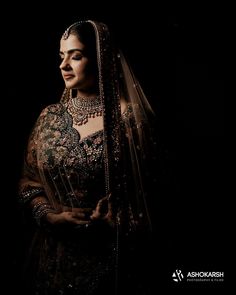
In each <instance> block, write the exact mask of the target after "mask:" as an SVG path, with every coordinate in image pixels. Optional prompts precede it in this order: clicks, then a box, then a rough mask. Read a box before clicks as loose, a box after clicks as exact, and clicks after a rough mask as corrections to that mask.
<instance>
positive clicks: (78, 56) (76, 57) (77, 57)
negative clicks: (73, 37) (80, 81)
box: [72, 55, 82, 60]
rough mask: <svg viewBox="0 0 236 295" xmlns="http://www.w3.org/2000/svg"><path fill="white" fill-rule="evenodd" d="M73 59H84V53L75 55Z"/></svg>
mask: <svg viewBox="0 0 236 295" xmlns="http://www.w3.org/2000/svg"><path fill="white" fill-rule="evenodd" d="M72 59H74V60H81V59H82V55H75V56H73V57H72Z"/></svg>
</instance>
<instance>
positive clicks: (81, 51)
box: [60, 48, 83, 54]
mask: <svg viewBox="0 0 236 295" xmlns="http://www.w3.org/2000/svg"><path fill="white" fill-rule="evenodd" d="M75 51H79V52H80V53H83V50H82V49H79V48H73V49H70V50H67V51H60V54H65V53H67V54H70V53H73V52H75Z"/></svg>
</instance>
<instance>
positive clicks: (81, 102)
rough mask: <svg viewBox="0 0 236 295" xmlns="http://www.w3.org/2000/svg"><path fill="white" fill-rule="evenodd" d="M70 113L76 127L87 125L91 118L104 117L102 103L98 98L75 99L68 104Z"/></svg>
mask: <svg viewBox="0 0 236 295" xmlns="http://www.w3.org/2000/svg"><path fill="white" fill-rule="evenodd" d="M68 111H69V112H70V114H71V115H72V116H73V120H74V122H75V124H76V125H82V124H86V123H87V122H88V119H89V118H95V117H96V116H102V101H101V98H100V96H97V97H89V98H88V97H78V96H77V97H73V98H71V99H70V101H69V103H68Z"/></svg>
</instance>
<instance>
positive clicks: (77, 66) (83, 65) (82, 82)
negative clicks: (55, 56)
mask: <svg viewBox="0 0 236 295" xmlns="http://www.w3.org/2000/svg"><path fill="white" fill-rule="evenodd" d="M84 50H85V46H84V44H83V43H81V42H80V41H79V40H78V38H77V37H76V36H75V35H69V37H68V38H67V39H66V40H64V39H61V43H60V56H61V59H62V62H61V64H60V69H61V73H62V77H63V79H64V81H65V86H66V88H68V89H71V88H77V89H79V90H82V91H89V90H90V89H91V88H94V86H95V81H96V73H95V72H94V71H93V66H92V65H91V60H90V59H89V57H87V56H86V55H84Z"/></svg>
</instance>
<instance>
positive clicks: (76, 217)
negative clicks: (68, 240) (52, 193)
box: [45, 208, 92, 225]
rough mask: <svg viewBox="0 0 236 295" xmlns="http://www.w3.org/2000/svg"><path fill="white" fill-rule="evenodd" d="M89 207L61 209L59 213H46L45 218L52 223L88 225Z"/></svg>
mask: <svg viewBox="0 0 236 295" xmlns="http://www.w3.org/2000/svg"><path fill="white" fill-rule="evenodd" d="M91 214H92V209H91V208H73V209H72V211H63V212H60V213H51V212H50V213H48V214H47V215H46V217H45V218H46V220H47V221H48V222H49V223H50V224H52V225H59V224H74V225H86V224H87V225H89V224H90V223H91V218H90V215H91Z"/></svg>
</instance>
